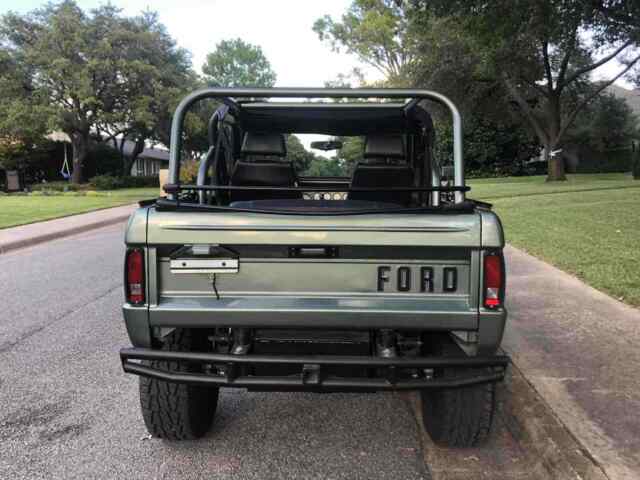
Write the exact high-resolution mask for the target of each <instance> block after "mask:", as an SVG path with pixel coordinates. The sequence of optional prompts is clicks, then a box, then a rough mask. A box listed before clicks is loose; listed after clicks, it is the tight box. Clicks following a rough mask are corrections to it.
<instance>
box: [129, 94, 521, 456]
mask: <svg viewBox="0 0 640 480" xmlns="http://www.w3.org/2000/svg"><path fill="white" fill-rule="evenodd" d="M203 99H214V100H215V103H216V105H217V109H216V110H215V112H213V114H212V116H211V120H210V122H209V143H210V148H209V150H208V152H207V154H206V155H204V156H203V157H202V159H201V160H200V164H199V171H198V175H197V181H195V184H185V183H181V182H180V180H179V179H180V167H181V165H180V164H181V157H182V150H183V145H182V143H183V127H184V123H185V115H186V113H187V111H188V110H189V108H190V107H191V106H193V105H194V103H196V102H198V101H200V100H203ZM210 101H211V100H210ZM434 102H435V103H436V104H440V106H444V107H445V108H446V109H448V111H449V114H450V116H451V119H452V121H453V140H454V141H453V152H452V159H453V166H452V167H448V169H449V170H451V174H450V175H449V176H448V177H449V178H445V176H444V175H443V174H442V171H443V167H442V166H441V165H440V164H439V162H438V161H437V159H436V157H435V155H434V154H433V151H434V138H435V135H434V129H433V123H432V118H431V116H430V114H429V112H428V110H427V105H430V104H432V103H434ZM445 118H446V117H445ZM461 130H462V125H461V119H460V115H459V113H458V110H457V108H456V107H455V105H454V104H453V103H452V102H451V101H450V100H449V99H448V98H446V97H445V96H443V95H440V94H438V93H435V92H431V91H427V90H399V89H204V90H199V91H197V92H194V93H193V94H191V95H189V96H187V97H186V98H185V99H184V100H183V101H182V103H181V104H180V105H179V106H178V108H177V110H176V113H175V116H174V119H173V125H172V132H171V161H170V169H169V182H168V183H167V184H166V185H164V190H165V192H166V193H167V197H166V198H160V199H158V200H156V201H154V202H148V203H143V204H142V205H141V208H139V209H138V210H137V211H136V212H135V213H134V214H133V215H132V216H131V218H130V220H129V224H128V227H127V231H126V246H127V251H126V259H125V278H124V281H125V295H126V303H125V304H124V307H123V311H124V319H125V323H126V327H127V331H128V334H129V337H130V339H131V343H132V344H133V347H131V348H124V349H122V350H121V351H120V357H121V360H122V366H123V368H124V370H125V372H129V373H133V374H136V375H139V376H140V402H141V406H142V416H143V418H144V421H145V423H146V426H147V429H148V430H149V432H150V433H151V434H152V435H154V436H157V437H161V438H166V439H170V440H180V439H190V438H197V437H200V436H202V435H204V434H205V433H206V432H207V431H208V430H209V428H210V427H211V424H212V422H213V421H214V413H215V410H216V403H217V400H218V391H219V388H220V387H236V388H246V389H249V390H260V391H310V392H362V391H383V390H415V391H417V392H419V394H420V395H421V398H422V408H423V418H424V423H425V427H426V429H427V431H428V432H429V434H430V435H431V436H432V438H433V439H434V441H436V442H438V443H440V444H443V445H452V446H469V445H474V444H477V443H478V442H480V441H482V440H483V439H484V438H486V436H487V434H488V433H489V430H490V427H491V422H492V417H493V415H494V411H495V403H496V399H495V386H496V382H498V381H500V380H502V379H503V378H504V375H505V370H506V367H507V364H508V358H507V357H505V356H503V355H499V352H498V348H499V346H500V342H501V339H502V334H503V330H504V326H505V321H506V315H507V314H506V310H505V308H504V290H505V266H504V259H503V255H502V249H503V246H504V236H503V231H502V227H501V225H500V220H499V219H498V217H497V216H496V215H495V213H493V212H492V211H491V208H490V205H488V204H484V203H481V202H476V201H473V200H469V199H466V198H465V192H467V191H468V190H469V188H468V187H466V186H465V182H464V165H463V154H462V131H461ZM291 134H316V135H317V134H322V135H325V136H327V138H328V140H327V141H317V142H314V143H313V144H312V145H313V146H314V147H316V148H319V149H323V150H336V149H340V148H341V146H342V145H343V142H344V139H345V138H348V137H360V139H361V145H362V149H361V150H362V151H361V159H360V160H359V161H358V162H357V163H356V164H355V165H354V166H353V172H352V174H351V175H350V176H344V177H311V176H303V175H302V172H298V171H296V169H295V167H294V164H293V162H292V161H291V159H290V158H288V157H287V149H286V145H287V142H286V136H287V135H291ZM316 138H317V137H316ZM352 145H353V143H352Z"/></svg>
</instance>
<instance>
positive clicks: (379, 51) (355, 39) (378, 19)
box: [313, 0, 419, 86]
mask: <svg viewBox="0 0 640 480" xmlns="http://www.w3.org/2000/svg"><path fill="white" fill-rule="evenodd" d="M313 30H314V32H316V33H317V34H318V37H319V38H320V40H323V41H326V42H328V43H329V45H330V46H331V48H332V49H333V50H334V51H336V52H339V51H341V49H344V50H345V51H346V52H347V53H351V54H354V55H356V57H357V58H358V59H359V60H360V62H362V63H363V64H366V65H369V66H371V67H373V68H375V69H376V70H378V71H379V72H380V73H382V74H383V75H384V76H385V79H386V82H387V83H388V84H389V85H393V86H400V85H402V84H403V83H404V80H405V79H406V69H407V67H408V66H409V65H411V64H412V62H413V61H414V60H415V58H416V55H418V54H419V52H418V51H416V49H415V48H414V44H413V36H412V35H410V31H409V21H408V18H407V14H406V2H405V1H403V0H400V1H399V0H353V2H352V3H351V5H350V6H349V8H348V9H347V11H346V13H345V14H344V15H342V17H341V19H340V20H338V21H336V20H334V19H333V18H332V17H331V16H329V15H325V16H324V17H322V18H319V19H318V20H316V22H315V23H314V25H313Z"/></svg>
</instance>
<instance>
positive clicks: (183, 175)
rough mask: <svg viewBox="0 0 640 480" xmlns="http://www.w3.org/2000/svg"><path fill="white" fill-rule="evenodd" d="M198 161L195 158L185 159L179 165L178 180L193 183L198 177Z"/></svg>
mask: <svg viewBox="0 0 640 480" xmlns="http://www.w3.org/2000/svg"><path fill="white" fill-rule="evenodd" d="M199 167H200V162H198V161H197V160H186V161H184V162H182V164H181V165H180V182H181V183H186V184H195V183H196V180H197V179H198V168H199Z"/></svg>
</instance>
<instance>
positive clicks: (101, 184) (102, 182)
mask: <svg viewBox="0 0 640 480" xmlns="http://www.w3.org/2000/svg"><path fill="white" fill-rule="evenodd" d="M89 183H90V185H91V186H92V187H93V188H95V189H96V190H117V189H119V188H146V187H157V186H158V177H157V176H149V177H131V176H129V177H114V176H113V175H98V176H96V177H93V178H92V179H91V180H90V181H89Z"/></svg>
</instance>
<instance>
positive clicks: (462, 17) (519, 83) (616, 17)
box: [414, 0, 640, 180]
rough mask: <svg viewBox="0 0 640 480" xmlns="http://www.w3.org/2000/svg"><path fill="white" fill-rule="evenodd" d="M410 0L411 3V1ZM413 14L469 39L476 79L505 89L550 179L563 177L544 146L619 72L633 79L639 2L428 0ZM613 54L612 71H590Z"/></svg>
mask: <svg viewBox="0 0 640 480" xmlns="http://www.w3.org/2000/svg"><path fill="white" fill-rule="evenodd" d="M416 3H417V2H416ZM424 5H426V6H422V4H421V6H420V7H416V8H415V10H414V15H415V17H414V18H415V19H419V21H420V22H421V23H422V25H427V24H428V23H429V22H428V20H429V18H431V17H433V16H436V17H438V18H444V19H448V21H449V22H451V24H452V25H454V26H455V27H456V28H459V29H460V30H461V31H462V32H464V34H465V35H467V36H468V37H469V38H470V39H472V41H473V50H474V52H475V53H476V59H477V61H478V64H477V65H478V66H477V68H476V70H477V71H476V72H475V73H476V75H475V76H474V77H473V78H475V79H476V80H477V81H478V82H484V83H487V84H492V83H494V84H496V85H499V86H500V88H504V89H505V91H506V92H507V98H509V99H510V100H512V101H513V102H514V103H515V104H516V105H517V112H518V113H519V115H520V116H521V117H522V118H523V119H524V120H525V121H526V122H527V124H528V125H529V127H530V128H531V129H532V131H533V132H535V134H536V136H537V138H538V139H539V141H540V142H541V144H542V145H543V146H544V152H545V155H546V158H547V160H548V163H549V172H548V179H549V180H562V179H564V162H563V159H562V156H560V155H558V156H553V155H551V152H552V151H554V150H556V149H557V148H558V146H559V145H561V143H562V140H563V138H564V136H565V134H566V133H567V131H568V129H569V128H570V127H571V126H572V125H573V123H574V122H575V120H576V118H577V117H578V116H579V115H580V114H581V113H582V112H584V110H585V108H586V107H587V106H588V105H589V104H590V103H591V102H593V101H594V100H595V99H596V98H597V97H598V96H599V95H600V94H601V93H602V92H603V91H604V90H605V89H606V87H607V86H609V85H610V84H611V83H613V82H615V81H616V80H617V79H619V78H624V77H627V78H629V79H633V78H634V77H635V78H637V77H636V75H637V69H635V70H634V68H635V67H636V66H637V65H638V62H639V61H640V53H639V51H638V47H640V22H639V19H640V5H638V4H637V2H620V1H617V0H600V1H595V2H594V1H592V0H515V1H514V0H496V1H492V2H485V1H482V0H469V1H466V0H465V1H462V0H453V1H451V0H432V1H429V2H426V3H425V4H424ZM614 60H616V61H617V62H618V63H619V64H620V67H619V68H618V70H617V72H616V73H614V74H612V75H610V76H609V77H608V78H606V79H605V80H603V81H599V82H597V83H593V82H592V81H591V78H590V76H591V75H592V74H593V73H594V72H596V71H597V70H598V69H599V68H600V67H602V66H603V65H606V64H608V63H610V62H613V61H614Z"/></svg>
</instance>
